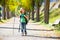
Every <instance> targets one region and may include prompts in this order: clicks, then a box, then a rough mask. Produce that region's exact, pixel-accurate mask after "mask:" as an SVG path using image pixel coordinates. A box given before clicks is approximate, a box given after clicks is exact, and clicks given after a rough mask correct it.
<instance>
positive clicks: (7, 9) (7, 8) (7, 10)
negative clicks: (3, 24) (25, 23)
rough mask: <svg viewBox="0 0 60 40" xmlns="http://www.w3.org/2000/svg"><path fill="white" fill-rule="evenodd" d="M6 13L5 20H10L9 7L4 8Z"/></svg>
mask: <svg viewBox="0 0 60 40" xmlns="http://www.w3.org/2000/svg"><path fill="white" fill-rule="evenodd" d="M6 12H7V19H9V18H10V15H9V6H6Z"/></svg>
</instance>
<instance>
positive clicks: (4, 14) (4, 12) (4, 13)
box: [2, 5, 6, 20]
mask: <svg viewBox="0 0 60 40" xmlns="http://www.w3.org/2000/svg"><path fill="white" fill-rule="evenodd" d="M2 7H3V13H2V14H3V15H2V16H3V19H4V20H5V19H6V11H5V5H3V6H2Z"/></svg>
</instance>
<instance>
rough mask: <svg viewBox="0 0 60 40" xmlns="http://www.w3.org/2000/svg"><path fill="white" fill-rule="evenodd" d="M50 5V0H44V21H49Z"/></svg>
mask: <svg viewBox="0 0 60 40" xmlns="http://www.w3.org/2000/svg"><path fill="white" fill-rule="evenodd" d="M49 6H50V0H44V22H45V23H46V24H48V23H49Z"/></svg>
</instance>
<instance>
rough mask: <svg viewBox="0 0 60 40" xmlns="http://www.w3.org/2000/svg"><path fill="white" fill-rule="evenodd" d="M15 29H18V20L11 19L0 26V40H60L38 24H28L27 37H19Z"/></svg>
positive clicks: (19, 34)
mask: <svg viewBox="0 0 60 40" xmlns="http://www.w3.org/2000/svg"><path fill="white" fill-rule="evenodd" d="M13 24H14V25H13ZM5 27H6V28H5ZM8 27H10V28H8ZM12 28H15V29H14V30H13V29H12ZM17 28H19V18H15V19H14V18H12V19H11V20H9V22H7V23H5V24H0V40H60V37H57V36H56V35H54V32H53V30H50V29H49V30H48V29H47V28H46V27H44V26H42V25H39V24H38V23H28V25H27V32H28V34H27V36H21V33H20V32H18V29H17Z"/></svg>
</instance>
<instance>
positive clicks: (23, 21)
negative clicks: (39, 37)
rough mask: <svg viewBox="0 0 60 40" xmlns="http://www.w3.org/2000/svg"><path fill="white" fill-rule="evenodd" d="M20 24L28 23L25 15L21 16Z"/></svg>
mask: <svg viewBox="0 0 60 40" xmlns="http://www.w3.org/2000/svg"><path fill="white" fill-rule="evenodd" d="M20 22H22V23H26V21H25V18H24V14H21V15H20Z"/></svg>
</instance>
